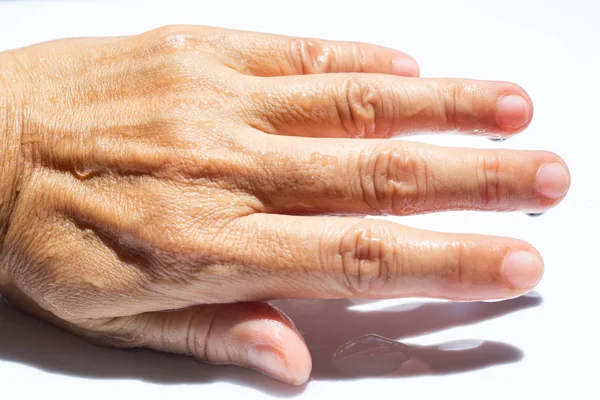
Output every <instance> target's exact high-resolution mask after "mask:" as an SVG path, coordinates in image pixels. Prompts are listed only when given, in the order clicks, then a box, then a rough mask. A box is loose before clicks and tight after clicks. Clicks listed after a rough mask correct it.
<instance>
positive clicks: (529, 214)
mask: <svg viewBox="0 0 600 400" xmlns="http://www.w3.org/2000/svg"><path fill="white" fill-rule="evenodd" d="M525 215H527V216H528V217H540V216H542V215H544V213H543V212H541V213H525Z"/></svg>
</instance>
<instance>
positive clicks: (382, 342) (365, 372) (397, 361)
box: [333, 334, 410, 376]
mask: <svg viewBox="0 0 600 400" xmlns="http://www.w3.org/2000/svg"><path fill="white" fill-rule="evenodd" d="M409 359H410V347H408V346H407V345H405V344H404V343H400V342H397V341H394V340H390V339H388V338H385V337H383V336H379V335H375V334H368V335H364V336H361V337H359V338H357V339H354V340H351V341H349V342H347V343H346V344H344V345H343V346H341V347H340V348H339V349H338V350H337V351H336V352H335V354H334V356H333V364H334V365H335V367H336V368H337V369H338V370H339V371H341V372H343V373H345V374H347V375H354V376H380V375H385V374H389V373H390V372H393V371H395V370H397V369H399V368H400V367H401V366H402V364H403V363H405V362H406V361H408V360H409Z"/></svg>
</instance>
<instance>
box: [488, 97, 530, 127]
mask: <svg viewBox="0 0 600 400" xmlns="http://www.w3.org/2000/svg"><path fill="white" fill-rule="evenodd" d="M531 113H532V110H531V107H530V106H529V103H528V102H527V101H526V100H525V99H524V98H523V97H521V96H517V95H514V94H513V95H509V96H502V97H500V99H498V102H497V103H496V122H497V123H498V125H499V126H500V127H501V128H507V129H517V128H520V127H522V126H523V125H525V124H526V123H527V122H529V120H530V119H531Z"/></svg>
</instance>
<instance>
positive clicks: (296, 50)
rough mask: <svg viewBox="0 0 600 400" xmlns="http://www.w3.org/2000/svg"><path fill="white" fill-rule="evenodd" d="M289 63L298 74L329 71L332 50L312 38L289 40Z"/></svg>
mask: <svg viewBox="0 0 600 400" xmlns="http://www.w3.org/2000/svg"><path fill="white" fill-rule="evenodd" d="M288 54H289V57H290V64H291V65H292V66H294V69H295V70H296V71H297V72H298V73H300V74H322V73H326V72H330V68H331V62H332V57H333V52H332V50H331V49H330V48H329V47H328V46H326V45H324V44H323V43H322V42H320V41H318V40H314V39H304V38H297V39H292V40H290V42H289V51H288Z"/></svg>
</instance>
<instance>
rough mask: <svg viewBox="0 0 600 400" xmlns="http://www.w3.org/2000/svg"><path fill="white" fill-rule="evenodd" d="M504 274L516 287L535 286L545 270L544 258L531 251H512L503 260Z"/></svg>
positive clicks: (526, 287)
mask: <svg viewBox="0 0 600 400" xmlns="http://www.w3.org/2000/svg"><path fill="white" fill-rule="evenodd" d="M501 271H502V276H504V279H506V281H507V282H508V283H509V284H510V285H511V286H513V287H514V288H516V289H528V288H531V287H533V286H535V285H536V284H537V283H538V282H539V281H540V279H542V274H543V271H544V266H543V265H542V260H540V258H539V257H538V256H537V255H535V254H533V253H532V252H529V251H524V250H518V251H511V252H510V253H508V254H507V255H506V256H505V257H504V261H503V262H502V269H501Z"/></svg>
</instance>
